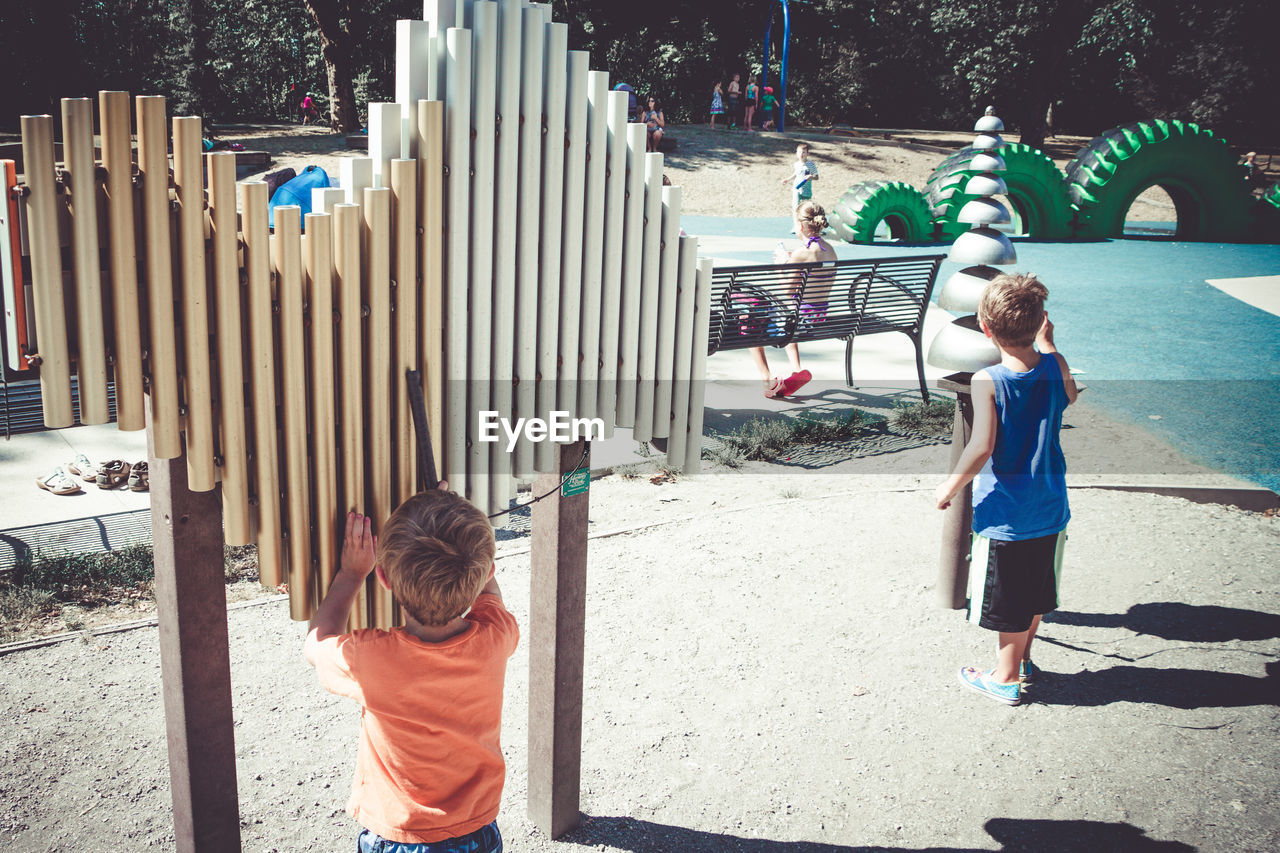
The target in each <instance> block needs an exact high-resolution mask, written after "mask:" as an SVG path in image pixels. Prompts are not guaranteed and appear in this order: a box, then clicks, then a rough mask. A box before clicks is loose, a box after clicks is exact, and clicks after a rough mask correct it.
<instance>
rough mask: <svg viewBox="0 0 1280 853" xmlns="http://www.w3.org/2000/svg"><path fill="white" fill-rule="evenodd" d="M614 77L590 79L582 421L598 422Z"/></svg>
mask: <svg viewBox="0 0 1280 853" xmlns="http://www.w3.org/2000/svg"><path fill="white" fill-rule="evenodd" d="M608 98H609V75H608V74H607V73H606V72H604V71H592V72H590V74H588V75H587V185H586V196H585V199H586V202H585V205H584V207H583V217H582V221H583V229H582V234H583V236H582V307H581V318H582V319H581V324H580V326H579V328H580V330H581V331H580V332H579V350H580V351H581V353H582V355H581V361H580V363H579V365H578V401H577V402H578V405H577V410H578V417H580V418H594V417H596V414H597V405H598V403H597V398H598V396H599V395H598V393H597V392H598V388H599V382H600V303H601V300H602V296H601V292H600V291H601V285H602V282H603V280H604V269H603V266H602V265H603V263H604V232H605V228H606V227H607V223H606V222H605V215H604V204H605V175H606V171H607V165H608V160H609V151H608V124H609V106H608Z"/></svg>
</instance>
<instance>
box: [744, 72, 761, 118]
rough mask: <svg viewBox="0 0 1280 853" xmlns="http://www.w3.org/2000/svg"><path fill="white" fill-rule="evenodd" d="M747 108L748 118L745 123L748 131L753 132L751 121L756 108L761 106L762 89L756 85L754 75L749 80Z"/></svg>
mask: <svg viewBox="0 0 1280 853" xmlns="http://www.w3.org/2000/svg"><path fill="white" fill-rule="evenodd" d="M746 106H747V108H746V118H745V119H744V120H743V123H744V124H745V125H746V126H747V130H753V128H752V127H751V119H752V118H754V117H755V114H756V108H757V107H759V106H760V87H759V86H757V85H756V78H755V76H754V75H752V76H751V77H748V78H747V105H746Z"/></svg>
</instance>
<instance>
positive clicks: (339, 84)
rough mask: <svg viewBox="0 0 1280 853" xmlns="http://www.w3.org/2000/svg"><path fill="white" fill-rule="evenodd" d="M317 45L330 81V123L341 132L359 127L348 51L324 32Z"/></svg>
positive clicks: (349, 52) (352, 130)
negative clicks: (319, 47) (319, 46)
mask: <svg viewBox="0 0 1280 853" xmlns="http://www.w3.org/2000/svg"><path fill="white" fill-rule="evenodd" d="M320 45H321V55H322V56H323V57H324V67H325V72H326V77H327V78H328V81H329V126H330V127H332V128H333V129H334V130H337V131H340V132H341V133H355V132H356V131H357V130H359V129H360V113H359V111H358V110H357V109H356V92H355V86H354V85H353V84H352V82H351V80H352V72H351V51H350V50H349V49H348V48H347V47H346V46H345V45H342V44H339V43H338V42H335V41H331V40H330V39H329V38H328V37H327V36H326V35H325V34H324V33H321V34H320ZM295 108H296V105H295Z"/></svg>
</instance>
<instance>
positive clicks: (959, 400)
mask: <svg viewBox="0 0 1280 853" xmlns="http://www.w3.org/2000/svg"><path fill="white" fill-rule="evenodd" d="M972 378H973V374H972V373H953V374H951V375H950V376H947V377H944V378H942V379H940V380H938V387H939V388H940V389H942V390H945V391H954V392H955V394H956V414H955V420H954V422H953V423H952V426H951V463H950V465H951V470H954V469H955V466H956V463H957V462H958V461H959V460H960V454H961V453H963V452H964V448H965V445H966V444H968V443H969V436H970V435H971V434H972V433H973V397H971V396H970V395H969V382H970V380H971V379H972ZM972 525H973V484H972V483H969V484H968V485H966V486H965V487H964V489H962V490H961V491H960V494H958V495H956V497H955V499H954V500H952V501H951V506H949V507H947V509H946V511H945V513H944V514H943V517H942V553H941V555H940V559H939V561H938V593H937V595H938V606H939V607H943V608H946V609H948V610H963V609H964V608H965V606H966V604H967V600H968V597H969V594H968V587H969V552H970V542H971V538H972V534H971V528H972Z"/></svg>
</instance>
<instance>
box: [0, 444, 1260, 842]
mask: <svg viewBox="0 0 1280 853" xmlns="http://www.w3.org/2000/svg"><path fill="white" fill-rule="evenodd" d="M933 452H945V448H934V449H933ZM933 479H934V478H933V477H928V478H921V477H914V476H899V475H863V476H855V475H848V476H814V475H812V474H808V475H799V476H783V475H778V474H771V473H764V472H763V471H762V470H761V469H759V468H756V467H751V468H748V469H747V470H744V471H741V472H734V473H725V474H722V475H719V476H706V477H701V478H696V479H689V480H683V481H680V482H677V483H675V484H667V485H663V486H653V485H650V484H649V483H648V481H647V480H644V479H640V480H623V479H620V478H616V477H614V478H608V479H605V480H601V481H598V482H596V483H595V484H593V486H592V492H591V494H592V498H591V500H592V502H593V508H596V509H597V512H594V513H593V518H596V519H598V520H596V521H595V522H594V523H593V532H594V533H595V534H597V535H599V534H604V533H615V535H608V536H602V537H600V538H596V539H593V541H592V543H591V547H590V570H589V588H588V627H587V639H586V643H587V647H586V688H585V699H584V704H585V716H584V729H583V734H584V736H583V775H582V810H583V812H584V813H585V815H586V816H587V817H586V818H585V823H584V825H583V827H582V828H581V829H580V830H578V831H577V832H575V833H573V834H571V835H570V836H569V837H568V838H566V839H564V840H562V841H561V842H551V841H549V840H548V839H546V838H545V837H543V836H542V835H540V834H539V833H538V832H537V831H536V830H535V829H534V828H533V826H532V825H531V824H530V823H529V821H528V819H527V818H526V816H525V815H526V796H527V773H526V766H527V765H526V738H527V726H526V720H527V710H526V708H527V699H528V692H527V691H528V671H527V660H528V658H527V652H528V648H529V646H528V636H527V634H526V636H525V637H524V638H523V639H522V645H521V647H520V649H519V651H518V652H517V653H516V655H515V657H514V658H513V659H512V661H511V664H510V667H509V670H508V684H507V694H506V695H507V701H506V710H505V716H504V732H503V743H504V750H505V753H506V756H507V764H508V779H507V785H506V789H505V793H504V799H503V806H502V812H501V815H500V818H499V821H500V825H501V826H502V829H503V833H504V836H505V838H506V843H507V848H506V849H507V850H508V851H512V853H525V851H533V853H541V852H542V851H552V850H561V849H565V850H576V849H581V848H583V847H590V848H591V849H594V850H602V851H645V852H646V853H649V852H650V851H652V853H659V851H661V852H662V853H668V851H674V850H692V851H726V850H737V851H754V853H781V851H784V850H785V851H811V853H817V851H866V850H883V849H888V850H910V851H920V850H934V849H947V850H994V849H1004V850H1028V851H1029V850H1037V851H1040V850H1090V851H1121V850H1123V851H1157V850H1159V851H1190V850H1201V851H1223V853H1235V851H1244V850H1256V851H1262V850H1273V849H1276V848H1277V846H1280V814H1278V812H1277V805H1276V801H1275V796H1274V794H1275V791H1276V790H1277V789H1278V788H1280V770H1277V767H1280V741H1278V740H1277V738H1276V736H1275V735H1276V725H1277V706H1280V689H1278V685H1280V607H1278V606H1277V604H1276V598H1275V595H1274V590H1275V588H1276V586H1277V584H1280V564H1278V563H1277V561H1276V560H1275V554H1276V553H1277V546H1278V545H1280V527H1277V524H1278V522H1277V521H1276V520H1274V519H1270V518H1264V517H1263V516H1259V515H1254V514H1250V513H1244V512H1239V511H1234V510H1227V509H1222V508H1217V507H1210V506H1202V505H1195V504H1189V503H1187V502H1185V501H1182V500H1179V499H1175V498H1161V497H1154V496H1150V495H1139V494H1121V493H1114V492H1103V491H1094V490H1087V489H1086V490H1072V493H1071V500H1072V505H1073V512H1074V519H1073V523H1072V536H1071V543H1070V545H1069V558H1068V559H1069V564H1068V566H1067V568H1066V570H1065V574H1064V581H1063V589H1062V605H1063V606H1062V610H1061V611H1060V612H1059V613H1058V614H1057V615H1056V616H1055V617H1054V619H1053V621H1052V622H1051V623H1048V624H1046V626H1045V629H1044V630H1043V632H1042V639H1041V640H1040V642H1039V643H1038V648H1037V651H1036V658H1037V660H1038V662H1039V663H1040V665H1041V666H1043V667H1044V668H1045V669H1046V670H1047V671H1048V672H1049V673H1051V675H1049V676H1048V677H1046V678H1045V679H1044V681H1043V682H1042V683H1041V684H1039V685H1037V686H1036V687H1035V688H1034V689H1033V691H1032V693H1031V695H1032V697H1033V701H1031V702H1030V703H1029V704H1027V705H1026V706H1024V707H1021V708H1007V707H1004V706H1000V705H997V704H995V703H992V702H990V701H989V700H986V699H984V698H982V697H980V696H977V695H975V694H972V693H970V692H969V691H966V690H965V689H964V688H963V687H961V686H960V685H959V684H957V682H956V678H955V670H956V668H957V667H958V666H960V665H962V664H978V663H984V662H986V661H988V659H989V658H990V656H991V653H992V646H993V641H992V638H991V636H990V635H989V634H988V633H987V632H985V631H982V630H980V629H978V628H975V627H973V626H969V625H967V624H965V623H964V622H963V619H962V616H961V614H959V613H956V612H954V611H946V610H940V609H938V608H937V607H936V605H935V598H934V595H935V594H934V590H933V585H934V582H935V573H936V568H935V567H936V564H937V551H938V543H939V523H940V519H941V514H940V513H937V512H936V511H934V510H933V509H932V507H931V506H930V493H931V489H932V485H933ZM619 519H622V520H623V523H622V524H621V525H619V526H622V527H629V528H638V529H635V530H634V532H630V533H625V532H624V533H617V532H616V527H614V526H612V525H614V523H615V522H616V521H617V520H619ZM498 572H499V578H500V580H501V583H502V585H503V590H504V592H505V594H506V597H507V600H508V604H509V606H510V607H511V609H512V611H513V612H514V613H515V614H516V616H517V618H518V619H519V621H520V624H521V625H522V626H525V627H526V630H527V626H528V624H529V622H528V606H529V605H528V585H529V567H528V557H527V555H526V554H524V553H516V554H514V555H512V556H505V557H502V558H500V559H499V563H498ZM302 633H303V628H302V626H301V625H299V624H297V623H292V622H290V621H289V619H288V613H287V608H286V607H285V605H284V604H283V603H282V602H275V603H271V604H268V605H265V606H259V607H250V608H246V609H241V610H236V611H234V612H233V613H232V615H231V618H230V635H231V655H232V677H233V689H234V694H235V708H236V744H237V758H238V770H239V796H240V802H241V816H242V832H243V836H244V849H245V850H253V851H301V850H306V851H330V850H332V851H346V850H349V849H350V848H351V846H352V844H351V839H352V837H353V835H354V830H355V827H354V824H353V822H352V821H351V819H350V818H348V817H347V816H346V815H345V813H344V811H343V808H344V805H345V802H346V799H347V794H348V790H349V784H350V773H351V769H352V766H353V762H354V753H355V743H356V740H355V734H356V727H357V725H358V719H359V714H358V711H357V710H356V708H355V707H354V706H353V705H352V704H351V703H349V702H346V701H344V700H341V699H338V698H335V697H333V696H330V695H328V694H325V693H324V692H322V691H321V690H320V689H319V687H318V686H317V685H316V683H315V680H314V675H313V674H312V673H311V672H310V670H309V669H308V667H307V666H306V665H305V663H304V662H303V661H302V658H301V654H300V650H301V640H302ZM157 654H158V652H157V645H156V630H155V629H154V628H148V629H139V630H135V631H130V632H126V633H122V634H117V635H112V636H109V637H103V638H98V639H95V640H93V641H91V642H88V643H81V642H75V643H64V644H61V645H59V646H56V647H52V648H47V649H42V650H37V651H30V652H20V653H16V654H10V655H7V656H4V657H2V658H0V714H3V716H4V718H5V719H6V721H7V722H6V725H5V727H4V734H3V740H2V743H3V746H2V747H0V748H2V750H3V755H4V764H5V768H6V772H5V774H4V775H3V777H0V838H2V839H3V841H4V847H5V849H7V850H12V851H46V850H67V849H80V848H89V849H99V850H125V849H151V848H167V847H171V845H172V830H171V815H170V806H169V793H168V771H167V765H166V752H165V740H164V722H163V710H162V703H161V693H160V675H159V662H158V659H157Z"/></svg>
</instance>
